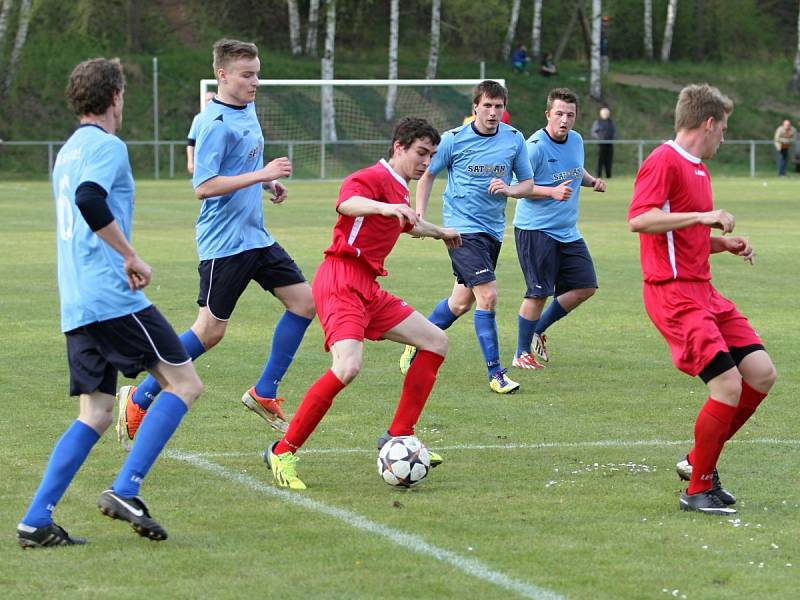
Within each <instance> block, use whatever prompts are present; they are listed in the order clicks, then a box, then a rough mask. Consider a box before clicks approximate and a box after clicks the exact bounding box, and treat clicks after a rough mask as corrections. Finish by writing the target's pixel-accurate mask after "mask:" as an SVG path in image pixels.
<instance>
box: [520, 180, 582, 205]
mask: <svg viewBox="0 0 800 600" xmlns="http://www.w3.org/2000/svg"><path fill="white" fill-rule="evenodd" d="M573 181H575V180H574V179H567V180H566V181H564V182H562V183H560V184H559V185H557V186H555V187H551V186H547V185H536V182H535V181H534V183H533V191H532V192H531V193H530V195H528V196H515V197H518V198H521V199H524V200H549V199H552V200H569V199H570V196H572V186H571V185H570V184H571V183H572V182H573Z"/></svg>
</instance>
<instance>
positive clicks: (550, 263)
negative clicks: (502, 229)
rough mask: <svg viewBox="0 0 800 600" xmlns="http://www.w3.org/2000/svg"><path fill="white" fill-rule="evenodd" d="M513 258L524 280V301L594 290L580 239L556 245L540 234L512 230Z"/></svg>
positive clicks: (588, 258)
mask: <svg viewBox="0 0 800 600" xmlns="http://www.w3.org/2000/svg"><path fill="white" fill-rule="evenodd" d="M514 241H515V242H516V244H517V258H518V259H519V266H520V267H522V274H523V275H524V277H525V285H526V286H527V288H528V289H527V290H525V297H526V298H547V297H548V296H559V295H561V294H563V293H565V292H568V291H570V290H582V289H588V288H597V275H596V274H595V272H594V263H593V262H592V256H591V255H590V254H589V248H587V247H586V242H584V241H583V239H582V238H581V239H578V240H575V241H574V242H559V241H558V240H556V239H554V238H552V237H550V236H549V235H547V234H546V233H544V232H542V231H536V230H530V229H518V228H516V227H515V228H514Z"/></svg>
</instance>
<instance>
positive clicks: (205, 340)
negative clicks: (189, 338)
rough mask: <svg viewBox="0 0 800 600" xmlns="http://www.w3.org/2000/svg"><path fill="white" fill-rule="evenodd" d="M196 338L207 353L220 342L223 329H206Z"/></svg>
mask: <svg viewBox="0 0 800 600" xmlns="http://www.w3.org/2000/svg"><path fill="white" fill-rule="evenodd" d="M198 337H199V338H200V342H201V343H202V344H203V348H205V349H206V351H208V350H211V348H213V347H214V346H216V345H217V344H219V343H220V342H221V341H222V338H224V337H225V329H206V330H205V331H203V333H202V334H201V335H199V336H198Z"/></svg>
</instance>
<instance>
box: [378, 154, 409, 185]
mask: <svg viewBox="0 0 800 600" xmlns="http://www.w3.org/2000/svg"><path fill="white" fill-rule="evenodd" d="M379 162H380V164H382V165H383V166H384V167H386V169H387V170H388V171H389V173H391V174H392V177H394V178H395V179H397V181H399V182H400V183H402V184H403V187H404V188H406V189H408V182H407V181H406V180H405V179H403V177H402V176H401V175H400V174H399V173H398V172H397V171H395V170H394V169H393V168H392V165H390V164H389V163H388V162H387V160H386V159H385V158H382V159H381V160H380V161H379Z"/></svg>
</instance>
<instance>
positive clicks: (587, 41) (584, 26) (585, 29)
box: [575, 0, 592, 58]
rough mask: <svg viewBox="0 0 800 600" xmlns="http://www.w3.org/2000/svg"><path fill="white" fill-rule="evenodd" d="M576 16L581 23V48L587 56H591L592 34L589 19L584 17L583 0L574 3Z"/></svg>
mask: <svg viewBox="0 0 800 600" xmlns="http://www.w3.org/2000/svg"><path fill="white" fill-rule="evenodd" d="M575 6H576V9H577V12H578V18H579V20H580V23H581V33H582V34H583V49H584V51H585V52H586V56H587V58H589V57H591V56H592V34H591V33H590V29H589V21H588V19H587V18H586V11H585V10H584V9H583V0H578V1H577V2H576V3H575Z"/></svg>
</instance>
